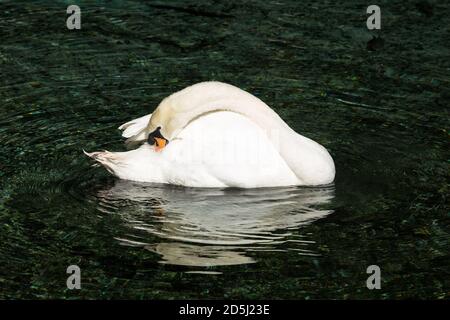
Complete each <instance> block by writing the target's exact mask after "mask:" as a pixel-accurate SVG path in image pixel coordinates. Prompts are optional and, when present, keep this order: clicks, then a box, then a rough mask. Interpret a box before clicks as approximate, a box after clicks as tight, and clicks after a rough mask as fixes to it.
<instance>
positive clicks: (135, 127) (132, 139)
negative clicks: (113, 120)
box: [119, 113, 152, 146]
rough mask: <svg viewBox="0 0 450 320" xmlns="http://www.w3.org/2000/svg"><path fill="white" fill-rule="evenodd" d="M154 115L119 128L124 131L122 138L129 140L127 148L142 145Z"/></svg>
mask: <svg viewBox="0 0 450 320" xmlns="http://www.w3.org/2000/svg"><path fill="white" fill-rule="evenodd" d="M151 116H152V114H151V113H150V114H148V115H145V116H143V117H140V118H137V119H134V120H131V121H128V122H127V123H124V124H122V125H121V126H120V127H119V130H122V131H123V132H122V137H124V138H127V140H126V141H125V144H126V145H127V146H129V145H133V144H136V143H140V142H142V141H144V140H145V129H146V128H147V125H148V122H149V121H150V118H151Z"/></svg>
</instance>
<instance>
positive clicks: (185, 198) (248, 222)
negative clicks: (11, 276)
mask: <svg viewBox="0 0 450 320" xmlns="http://www.w3.org/2000/svg"><path fill="white" fill-rule="evenodd" d="M333 194H334V190H333V188H331V187H321V188H298V187H289V188H267V189H197V188H182V187H170V186H166V185H154V184H145V183H139V182H132V181H127V180H118V181H117V182H116V184H115V185H114V186H113V187H112V188H110V189H108V190H102V191H99V193H98V198H99V200H100V202H99V209H100V210H103V211H107V212H111V211H114V212H116V213H119V214H120V215H121V217H122V218H123V219H124V221H125V223H126V224H127V225H128V226H129V227H130V228H131V230H132V232H131V233H127V234H126V235H118V236H117V239H118V240H120V241H121V243H122V244H124V245H130V246H142V247H144V248H147V249H149V250H152V251H154V252H157V253H159V254H161V255H162V258H163V261H162V263H167V264H177V265H187V266H203V267H204V266H215V265H231V264H243V263H251V262H253V261H254V259H253V258H252V257H251V256H248V253H249V252H251V251H265V250H269V251H271V250H282V251H285V250H293V251H297V252H299V253H301V254H314V252H313V251H311V250H310V248H309V247H308V246H310V245H311V242H310V241H308V240H307V239H305V238H304V236H299V235H298V232H297V229H298V227H300V226H302V225H305V224H307V223H311V222H312V221H315V220H317V219H319V218H322V217H325V216H326V215H328V214H329V213H331V210H329V209H327V208H326V207H325V206H326V205H327V204H328V203H329V202H330V200H331V199H332V198H333Z"/></svg>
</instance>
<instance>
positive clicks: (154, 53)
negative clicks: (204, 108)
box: [0, 1, 450, 299]
mask: <svg viewBox="0 0 450 320" xmlns="http://www.w3.org/2000/svg"><path fill="white" fill-rule="evenodd" d="M69 3H70V4H71V3H78V4H80V6H81V10H82V29H81V30H78V31H69V30H67V28H66V26H65V20H66V17H67V15H66V13H65V10H66V7H67V5H68V4H69ZM368 4H369V3H367V2H366V1H351V2H350V1H349V2H346V3H345V4H337V2H335V1H321V2H320V3H316V2H315V1H302V2H300V1H250V2H247V3H243V2H241V1H232V2H228V1H227V2H223V3H222V4H216V5H209V4H208V3H207V2H206V1H179V2H175V1H170V2H149V3H147V4H145V3H144V2H140V1H102V2H100V1H98V2H93V1H81V2H77V1H0V74H1V76H0V102H1V107H0V179H1V181H0V189H1V190H0V298H7V299H10V298H39V299H45V298H70V299H78V298H137V299H153V298H224V297H225V298H292V299H316V298H327V299H328V298H338V299H342V298H362V299H386V298H394V299H403V298H448V297H449V296H450V285H449V280H448V279H449V264H450V259H449V249H450V236H449V220H450V219H449V218H450V216H449V211H450V210H449V208H450V206H449V199H448V194H449V172H450V170H449V169H450V168H449V166H450V162H449V161H450V154H449V150H450V148H449V147H450V145H449V129H450V128H449V105H450V86H449V84H450V59H449V58H450V50H449V48H450V46H449V41H450V29H449V26H450V12H449V6H448V5H445V4H444V2H438V1H430V2H429V3H428V5H427V3H426V2H423V1H422V2H419V4H416V2H414V1H409V2H408V1H407V2H405V1H378V2H377V4H378V5H379V6H380V7H381V11H382V29H381V30H380V31H377V32H375V31H368V30H367V28H366V17H367V15H366V14H365V10H366V7H367V5H368ZM373 35H378V36H381V38H382V39H383V40H384V43H383V41H378V42H376V43H375V45H373V44H374V42H371V44H369V49H373V50H368V48H367V42H368V41H369V40H370V39H371V38H372V36H373ZM205 80H219V81H224V82H229V83H232V84H234V85H237V86H239V87H241V88H243V89H245V90H248V91H250V92H251V93H253V94H255V95H256V96H258V97H260V98H261V99H262V100H264V101H265V102H267V103H268V104H269V105H271V106H272V107H273V108H274V109H275V110H276V111H277V112H278V113H279V114H280V116H282V117H283V118H284V119H285V121H286V122H288V123H289V125H291V126H292V127H293V128H294V129H296V130H297V131H298V132H300V133H302V134H303V135H305V136H308V137H310V138H312V139H314V140H316V141H318V142H319V143H321V144H323V145H324V146H326V147H327V148H328V150H329V151H330V153H331V154H332V156H333V158H334V159H335V163H336V168H337V176H336V181H335V184H334V186H331V187H328V188H288V189H268V190H259V191H258V190H247V191H240V190H194V189H185V188H174V187H164V186H151V185H142V184H137V183H131V182H125V181H117V180H116V179H114V178H113V177H111V176H110V175H109V174H108V173H106V172H105V171H104V170H102V169H101V168H92V167H91V166H90V165H91V163H90V161H88V159H87V158H86V157H85V156H84V155H83V154H82V151H81V150H82V148H84V149H86V150H89V151H94V150H100V149H108V150H114V151H116V150H124V146H123V141H122V139H121V138H120V133H119V131H118V130H117V129H116V128H117V127H118V126H119V125H120V124H122V123H123V122H126V121H128V120H131V119H133V118H136V117H139V116H142V115H144V114H147V113H149V112H151V111H152V110H153V109H154V108H155V106H156V105H157V104H158V103H159V101H160V100H161V99H162V98H164V97H165V96H167V95H169V94H170V93H172V92H174V91H177V90H179V89H182V88H183V87H185V86H188V85H190V84H193V83H196V82H199V81H205ZM71 264H76V265H78V266H80V268H81V272H82V289H81V290H79V291H77V290H74V291H71V290H68V289H67V288H66V277H67V276H68V275H67V274H66V268H67V267H68V266H69V265H71ZM372 264H376V265H378V266H380V268H381V272H382V288H381V290H368V289H367V288H366V279H367V277H368V275H367V274H366V268H367V267H368V266H369V265H372Z"/></svg>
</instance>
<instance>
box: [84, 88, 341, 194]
mask: <svg viewBox="0 0 450 320" xmlns="http://www.w3.org/2000/svg"><path fill="white" fill-rule="evenodd" d="M155 115H157V116H155ZM154 117H155V119H156V118H157V119H158V121H157V122H156V124H155V123H153V122H154V120H155V119H154ZM161 119H163V120H161ZM158 123H160V125H161V126H162V127H163V129H164V128H165V129H166V130H165V131H161V132H162V133H163V136H164V137H168V138H169V141H170V143H169V144H168V145H167V146H166V147H165V148H164V149H163V150H162V151H160V152H157V151H156V149H155V147H154V146H150V145H149V144H147V143H143V144H142V146H140V147H139V148H138V149H135V150H131V151H127V152H107V151H105V152H94V153H87V155H89V156H90V157H92V158H93V159H95V160H97V161H98V162H100V163H101V164H102V165H103V166H105V167H106V169H108V171H110V172H111V173H112V174H114V175H116V176H117V177H119V178H121V179H127V180H134V181H144V182H155V183H168V184H176V185H183V186H190V187H240V188H255V187H274V186H289V185H320V184H328V183H331V182H332V181H333V179H334V175H335V168H334V163H333V160H332V158H331V156H330V155H329V153H328V152H327V151H326V149H325V148H323V147H322V146H321V145H319V144H318V143H316V142H314V141H312V140H310V139H308V138H306V137H303V136H301V135H299V134H297V133H296V132H295V131H293V130H292V129H291V128H290V127H289V126H288V125H287V124H286V123H285V122H284V121H283V120H282V119H281V118H280V117H279V116H278V115H277V114H276V113H275V112H274V111H273V110H272V109H270V108H269V107H268V106H267V105H266V104H265V103H263V102H262V101H261V100H259V99H258V98H256V97H254V96H252V95H250V94H249V93H247V92H245V91H243V90H241V89H239V88H236V87H233V86H231V85H228V84H223V83H220V82H206V83H201V84H196V85H194V86H191V87H188V88H186V89H184V90H182V91H180V92H177V93H175V94H173V95H172V96H170V97H168V98H166V99H164V100H163V102H161V104H160V105H159V106H158V108H157V109H156V110H155V112H154V113H153V115H152V114H149V115H146V116H144V117H140V118H137V119H135V120H132V121H130V122H127V123H125V124H123V125H122V126H120V127H119V129H121V130H123V134H122V135H123V137H125V138H127V142H128V143H141V142H144V141H145V140H146V139H147V137H148V133H149V131H150V130H152V129H153V128H152V127H154V126H158ZM169 123H170V124H169Z"/></svg>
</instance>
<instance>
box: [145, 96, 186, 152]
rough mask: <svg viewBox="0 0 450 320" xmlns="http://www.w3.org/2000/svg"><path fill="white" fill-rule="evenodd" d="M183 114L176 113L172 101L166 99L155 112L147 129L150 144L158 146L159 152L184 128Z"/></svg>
mask: <svg viewBox="0 0 450 320" xmlns="http://www.w3.org/2000/svg"><path fill="white" fill-rule="evenodd" d="M184 118H185V115H184V114H183V113H180V112H178V113H176V112H175V110H174V107H173V106H172V105H171V103H170V101H168V100H167V99H164V100H163V101H162V102H161V104H160V105H159V106H158V108H156V110H155V111H154V112H153V114H152V117H151V118H150V122H149V124H148V127H147V132H148V140H147V141H148V143H149V144H150V145H155V144H156V149H157V151H160V150H161V149H163V148H164V147H165V146H166V145H167V144H168V143H169V141H171V140H172V139H173V138H174V137H175V136H176V135H177V134H178V132H179V131H180V130H181V129H182V128H183V126H184V124H185V121H184Z"/></svg>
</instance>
